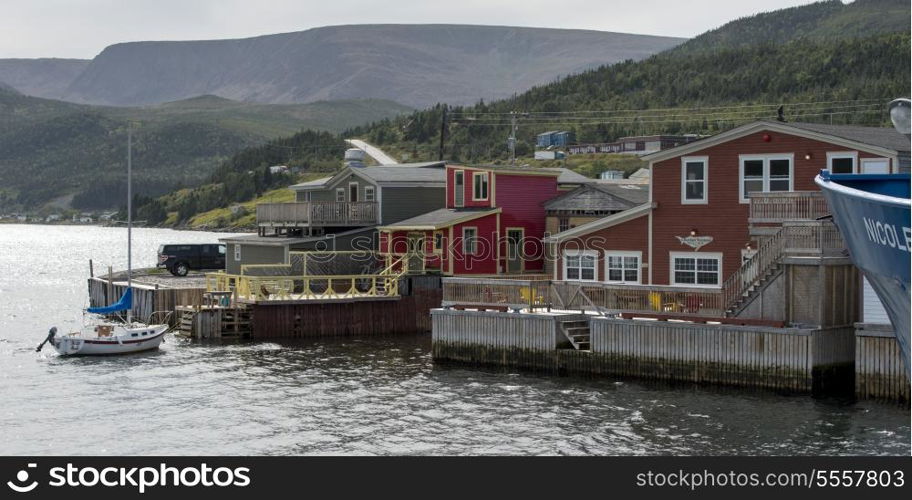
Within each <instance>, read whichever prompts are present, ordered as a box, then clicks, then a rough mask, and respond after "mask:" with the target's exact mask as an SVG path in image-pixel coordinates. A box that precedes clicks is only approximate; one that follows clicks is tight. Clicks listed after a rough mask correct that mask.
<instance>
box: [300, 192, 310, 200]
mask: <svg viewBox="0 0 912 500" xmlns="http://www.w3.org/2000/svg"><path fill="white" fill-rule="evenodd" d="M311 194H312V193H311V192H310V191H303V192H302V193H301V201H302V202H308V201H310V195H311Z"/></svg>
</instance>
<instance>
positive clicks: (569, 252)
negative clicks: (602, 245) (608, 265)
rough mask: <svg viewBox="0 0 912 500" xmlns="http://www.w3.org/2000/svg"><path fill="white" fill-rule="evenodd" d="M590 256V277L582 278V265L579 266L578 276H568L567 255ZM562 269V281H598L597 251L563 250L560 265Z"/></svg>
mask: <svg viewBox="0 0 912 500" xmlns="http://www.w3.org/2000/svg"><path fill="white" fill-rule="evenodd" d="M583 256H586V257H592V279H591V280H590V279H585V278H583V267H582V266H579V267H578V269H579V271H580V273H579V278H570V277H569V276H568V275H567V274H568V273H567V257H583ZM561 267H562V268H563V271H564V281H586V282H590V281H591V282H595V281H598V268H599V265H598V252H597V251H595V250H564V254H563V259H562V266H561Z"/></svg>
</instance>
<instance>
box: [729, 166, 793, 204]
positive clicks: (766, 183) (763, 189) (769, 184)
mask: <svg viewBox="0 0 912 500" xmlns="http://www.w3.org/2000/svg"><path fill="white" fill-rule="evenodd" d="M739 158H740V169H739V171H740V184H739V186H738V188H739V196H740V199H741V203H749V202H750V200H749V196H750V194H751V193H769V192H774V191H791V190H792V177H793V176H792V165H793V164H794V161H793V160H794V155H792V154H782V155H769V156H758V155H741V156H740V157H739Z"/></svg>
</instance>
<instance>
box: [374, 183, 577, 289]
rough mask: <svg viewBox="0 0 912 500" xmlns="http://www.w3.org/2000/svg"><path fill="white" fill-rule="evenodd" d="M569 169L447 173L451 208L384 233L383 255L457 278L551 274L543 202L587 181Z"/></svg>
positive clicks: (382, 233) (382, 228)
mask: <svg viewBox="0 0 912 500" xmlns="http://www.w3.org/2000/svg"><path fill="white" fill-rule="evenodd" d="M569 177H571V178H568V172H567V171H564V170H562V169H541V168H534V169H533V168H514V167H499V166H490V167H466V166H461V165H447V167H446V208H442V209H439V210H435V211H433V212H429V213H426V214H423V215H419V216H417V217H413V218H411V219H407V220H404V221H401V222H397V223H395V224H390V225H387V226H383V227H380V228H379V230H380V245H379V246H380V251H381V253H386V254H393V255H408V256H409V268H410V269H413V270H418V269H420V268H422V267H423V268H424V269H426V270H439V271H440V272H442V273H443V274H446V275H450V276H459V275H495V274H505V273H509V274H520V273H536V272H542V271H543V270H544V250H543V244H542V239H543V237H544V233H545V209H544V205H543V204H544V202H545V201H547V200H550V199H551V198H554V197H555V196H557V195H558V194H559V186H561V185H565V184H574V183H575V184H579V182H581V181H582V180H585V179H584V178H581V177H579V176H575V177H574V176H572V175H569Z"/></svg>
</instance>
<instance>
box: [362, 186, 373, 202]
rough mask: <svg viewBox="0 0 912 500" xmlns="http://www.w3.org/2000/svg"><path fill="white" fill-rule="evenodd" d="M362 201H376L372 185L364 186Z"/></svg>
mask: <svg viewBox="0 0 912 500" xmlns="http://www.w3.org/2000/svg"><path fill="white" fill-rule="evenodd" d="M364 201H376V199H375V198H374V186H364Z"/></svg>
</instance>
